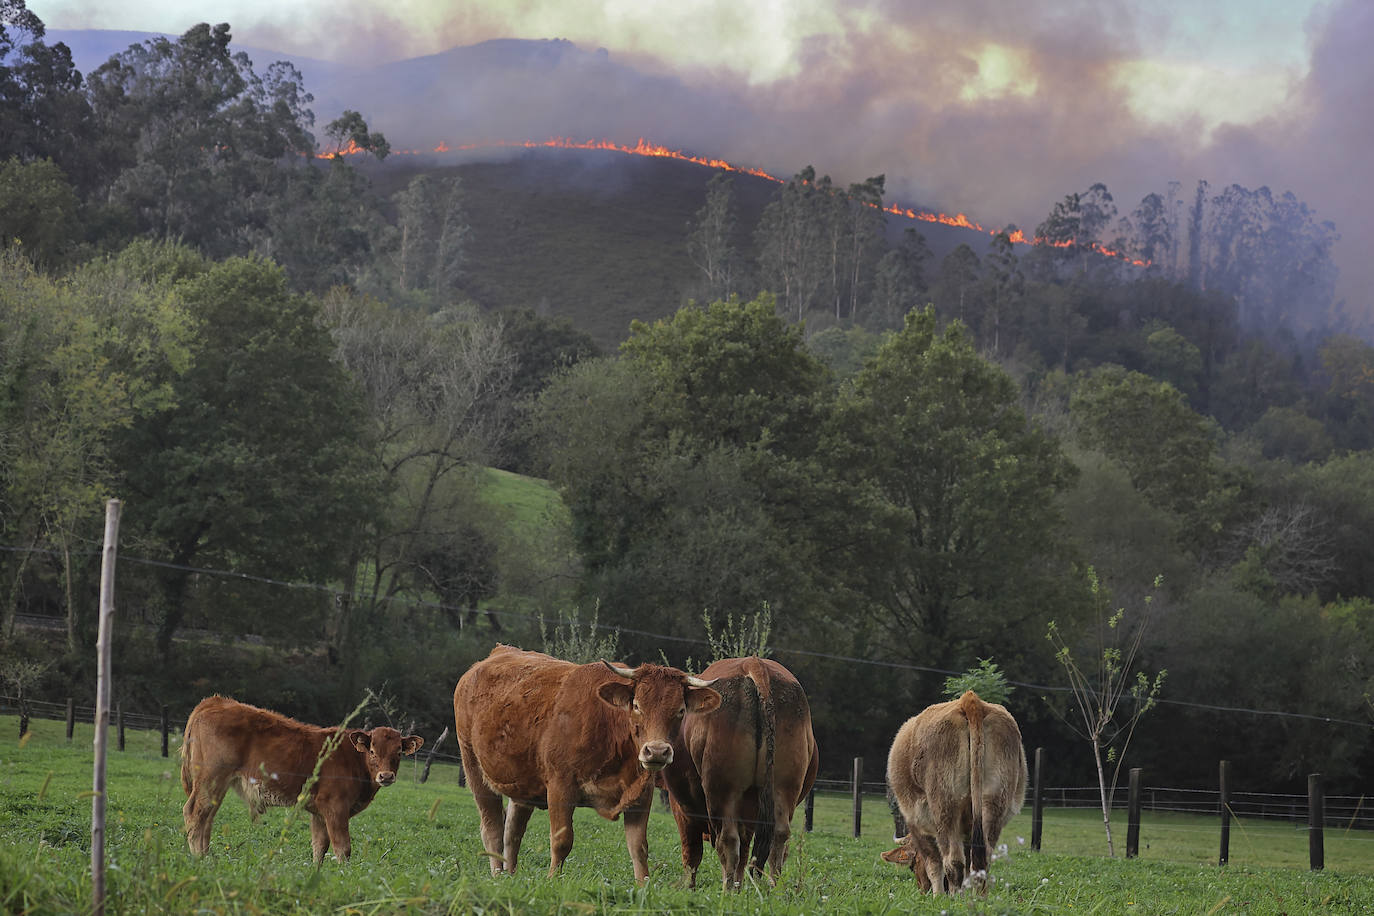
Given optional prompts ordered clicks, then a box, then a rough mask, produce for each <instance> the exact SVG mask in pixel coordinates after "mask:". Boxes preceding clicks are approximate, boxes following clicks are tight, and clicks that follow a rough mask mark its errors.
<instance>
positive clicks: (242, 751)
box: [182, 696, 329, 805]
mask: <svg viewBox="0 0 1374 916" xmlns="http://www.w3.org/2000/svg"><path fill="white" fill-rule="evenodd" d="M328 731H329V730H326V729H322V728H318V727H316V726H313V725H307V724H305V723H303V722H298V721H296V720H295V719H291V718H288V717H287V716H283V715H281V714H279V713H275V712H272V711H270V710H266V709H260V708H259V707H257V706H251V705H249V704H247V703H240V702H238V701H236V700H232V699H230V698H228V697H222V696H212V697H207V698H205V699H204V700H201V702H200V703H199V704H197V706H196V708H195V709H194V710H192V712H191V715H190V717H189V718H188V719H187V723H186V735H185V740H184V743H183V747H182V754H183V755H184V760H183V783H185V782H187V781H188V776H189V779H190V780H191V781H194V780H198V779H201V778H205V777H207V776H209V777H212V778H216V779H219V778H237V779H239V780H240V781H241V782H242V783H243V786H244V789H248V788H249V787H252V788H253V789H254V790H256V791H258V792H260V793H261V794H262V796H263V801H264V802H265V803H267V804H286V805H289V804H294V802H295V800H296V797H297V796H298V795H299V794H300V790H301V787H302V786H303V785H304V783H305V780H306V779H307V778H308V777H309V776H310V775H311V773H313V772H314V769H315V763H316V760H317V759H318V757H319V755H320V752H321V750H322V749H323V747H324V743H325V739H326V737H327V734H328ZM245 797H247V796H245Z"/></svg>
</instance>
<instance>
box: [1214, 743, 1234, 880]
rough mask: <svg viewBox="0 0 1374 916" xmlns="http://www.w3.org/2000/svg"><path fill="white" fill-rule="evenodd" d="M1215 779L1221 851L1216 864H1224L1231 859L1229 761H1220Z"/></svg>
mask: <svg viewBox="0 0 1374 916" xmlns="http://www.w3.org/2000/svg"><path fill="white" fill-rule="evenodd" d="M1217 781H1218V783H1219V785H1218V788H1219V790H1220V791H1219V794H1220V795H1221V853H1220V855H1218V856H1217V864H1218V865H1225V864H1226V863H1227V862H1229V861H1231V761H1229V760H1223V761H1222V762H1221V767H1220V770H1219V772H1218V774H1217Z"/></svg>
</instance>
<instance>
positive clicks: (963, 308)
mask: <svg viewBox="0 0 1374 916" xmlns="http://www.w3.org/2000/svg"><path fill="white" fill-rule="evenodd" d="M981 269H982V265H981V264H980V263H979V261H978V255H977V254H975V253H974V251H973V249H972V248H970V247H969V246H968V245H967V244H963V243H961V244H960V245H959V247H958V248H955V249H954V250H953V251H951V252H950V253H949V254H947V255H945V259H944V260H943V261H941V262H940V274H939V276H938V277H936V279H935V288H934V289H933V290H932V294H933V297H934V299H935V304H936V306H938V307H939V309H940V311H941V312H942V313H943V314H945V315H947V316H948V317H950V318H953V319H957V320H959V321H962V322H963V323H964V324H965V325H973V324H976V322H977V321H978V319H979V318H980V317H981V316H982V311H983V308H982V298H981V295H980V294H981V290H980V289H979V283H978V277H979V274H980V272H981Z"/></svg>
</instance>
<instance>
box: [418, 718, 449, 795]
mask: <svg viewBox="0 0 1374 916" xmlns="http://www.w3.org/2000/svg"><path fill="white" fill-rule="evenodd" d="M447 737H448V726H447V725H445V726H444V730H443V731H441V732H440V733H439V739H438V740H437V741H435V742H434V744H433V745H432V746H431V747H430V749H429V756H428V757H426V758H425V771H424V772H423V773H421V774H420V782H421V783H424V782H427V781H428V780H429V766H430V764H432V763H433V762H434V755H435V754H436V753H438V751H439V745H441V744H443V743H444V739H445V738H447Z"/></svg>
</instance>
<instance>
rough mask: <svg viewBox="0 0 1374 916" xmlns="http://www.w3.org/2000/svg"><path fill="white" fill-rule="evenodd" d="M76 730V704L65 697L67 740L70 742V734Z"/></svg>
mask: <svg viewBox="0 0 1374 916" xmlns="http://www.w3.org/2000/svg"><path fill="white" fill-rule="evenodd" d="M75 729H76V703H75V701H73V700H72V698H71V697H67V740H68V741H70V740H72V732H73V731H74V730H75Z"/></svg>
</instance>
